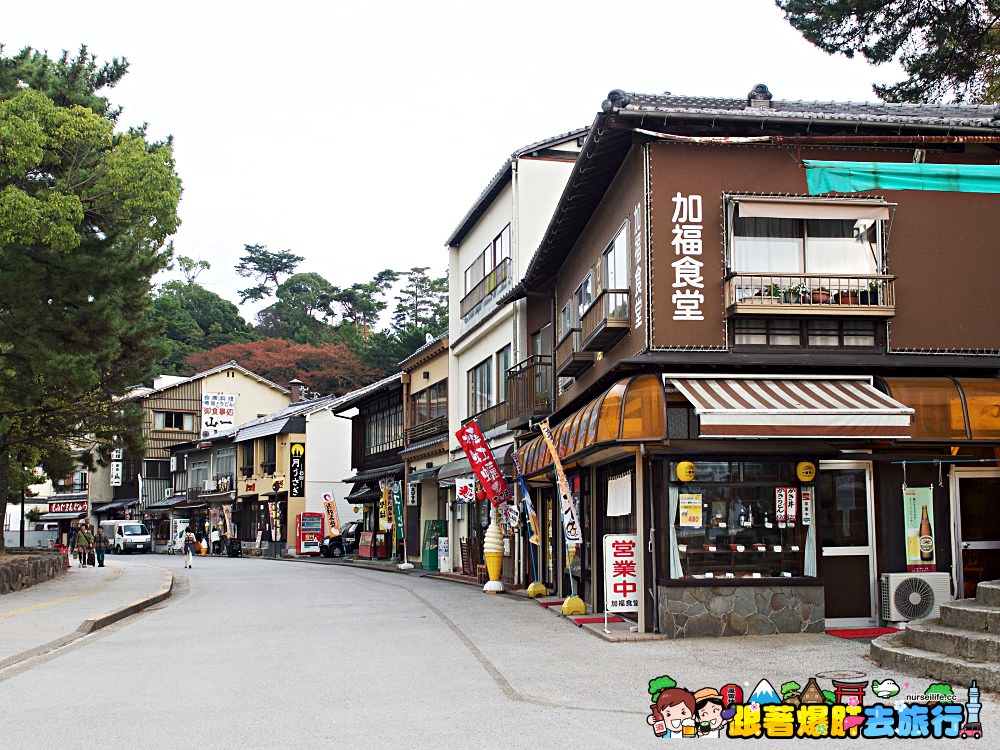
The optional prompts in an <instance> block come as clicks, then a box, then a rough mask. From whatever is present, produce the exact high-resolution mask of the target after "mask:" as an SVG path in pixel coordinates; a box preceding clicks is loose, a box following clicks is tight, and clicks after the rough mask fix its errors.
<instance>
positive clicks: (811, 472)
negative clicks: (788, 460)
mask: <svg viewBox="0 0 1000 750" xmlns="http://www.w3.org/2000/svg"><path fill="white" fill-rule="evenodd" d="M795 476H797V477H798V478H799V481H800V482H811V481H812V480H814V479H815V478H816V464H814V463H813V462H812V461H800V462H799V463H798V464H797V465H796V467H795Z"/></svg>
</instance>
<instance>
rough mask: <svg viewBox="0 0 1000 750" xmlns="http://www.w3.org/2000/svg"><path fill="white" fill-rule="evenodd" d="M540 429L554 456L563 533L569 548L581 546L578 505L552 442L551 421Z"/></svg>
mask: <svg viewBox="0 0 1000 750" xmlns="http://www.w3.org/2000/svg"><path fill="white" fill-rule="evenodd" d="M539 427H540V428H541V430H542V438H543V439H544V440H545V444H546V445H547V446H548V448H549V453H550V454H551V456H552V465H553V466H554V467H555V470H556V485H557V486H558V488H559V497H560V500H561V503H562V519H563V531H565V532H566V544H567V546H569V545H573V544H580V543H581V542H582V541H583V538H582V536H581V535H580V522H579V520H578V519H577V515H576V503H574V502H573V492H572V490H570V488H569V482H568V481H567V479H566V472H565V471H563V465H562V461H560V460H559V451H557V450H556V444H555V443H554V442H553V440H552V430H551V429H549V420H547V419H546V420H545V421H544V422H542V423H541V424H540V425H539Z"/></svg>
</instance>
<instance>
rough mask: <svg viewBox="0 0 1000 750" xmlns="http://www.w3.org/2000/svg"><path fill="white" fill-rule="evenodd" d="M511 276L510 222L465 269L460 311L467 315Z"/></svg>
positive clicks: (463, 315)
mask: <svg viewBox="0 0 1000 750" xmlns="http://www.w3.org/2000/svg"><path fill="white" fill-rule="evenodd" d="M510 278H511V272H510V224H508V225H507V226H505V227H504V228H503V230H502V231H501V232H500V234H498V235H497V236H496V237H494V238H493V241H492V242H490V244H489V245H487V246H486V248H485V249H484V250H483V251H482V252H481V253H480V254H479V255H478V256H476V259H475V260H474V261H472V263H471V264H469V266H468V267H467V268H466V269H465V274H464V281H465V296H464V297H462V301H461V304H460V313H461V315H462V317H465V316H467V315H468V314H469V313H471V312H472V311H473V310H475V309H476V308H477V307H478V306H479V304H480V303H481V302H482V301H483V300H485V299H486V298H487V297H488V296H489V295H490V294H492V293H493V292H494V290H496V289H497V288H498V287H500V286H501V285H502V284H504V283H505V282H506V281H508V280H509V279H510Z"/></svg>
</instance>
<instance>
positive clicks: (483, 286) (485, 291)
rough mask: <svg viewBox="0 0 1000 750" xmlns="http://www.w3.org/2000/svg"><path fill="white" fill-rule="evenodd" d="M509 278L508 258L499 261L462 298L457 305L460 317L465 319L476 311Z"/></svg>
mask: <svg viewBox="0 0 1000 750" xmlns="http://www.w3.org/2000/svg"><path fill="white" fill-rule="evenodd" d="M509 278H510V258H504V259H503V260H502V261H500V262H499V263H498V264H497V265H496V267H495V268H494V269H493V270H492V271H490V272H489V273H488V274H486V276H484V277H483V280H482V281H480V282H479V283H478V284H476V285H475V286H474V287H473V288H472V289H470V290H469V293H468V294H466V295H465V296H464V297H462V302H461V303H460V305H459V311H460V313H461V315H462V317H463V318H464V317H466V316H467V315H468V314H469V313H471V312H472V311H473V310H475V309H476V307H478V306H479V305H480V304H481V303H482V302H483V301H484V300H485V299H486V298H487V297H489V296H490V295H491V294H493V292H494V291H496V290H497V289H499V288H500V287H502V286H504V284H505V282H506V281H507V280H508V279H509Z"/></svg>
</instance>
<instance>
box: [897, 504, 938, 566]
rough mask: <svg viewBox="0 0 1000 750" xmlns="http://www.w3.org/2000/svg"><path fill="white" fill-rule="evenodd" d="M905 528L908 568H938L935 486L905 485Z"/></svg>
mask: <svg viewBox="0 0 1000 750" xmlns="http://www.w3.org/2000/svg"><path fill="white" fill-rule="evenodd" d="M903 530H904V533H905V534H906V570H907V572H910V573H932V572H934V571H935V570H937V559H936V557H935V544H934V488H933V487H905V488H903Z"/></svg>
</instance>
